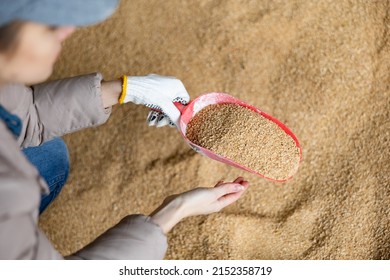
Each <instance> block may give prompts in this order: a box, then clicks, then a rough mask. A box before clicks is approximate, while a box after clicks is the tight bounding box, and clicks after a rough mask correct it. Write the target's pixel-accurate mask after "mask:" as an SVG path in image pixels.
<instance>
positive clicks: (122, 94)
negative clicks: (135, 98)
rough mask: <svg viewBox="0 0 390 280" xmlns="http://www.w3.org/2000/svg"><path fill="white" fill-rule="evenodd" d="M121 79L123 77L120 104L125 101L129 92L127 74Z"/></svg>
mask: <svg viewBox="0 0 390 280" xmlns="http://www.w3.org/2000/svg"><path fill="white" fill-rule="evenodd" d="M121 79H122V93H121V95H120V97H119V104H123V103H125V97H126V92H127V76H126V75H123V76H122V77H121Z"/></svg>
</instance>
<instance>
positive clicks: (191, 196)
mask: <svg viewBox="0 0 390 280" xmlns="http://www.w3.org/2000/svg"><path fill="white" fill-rule="evenodd" d="M116 5H117V1H114V0H103V1H78V0H67V1H59V0H51V1H45V0H35V1H33V0H14V1H11V2H7V3H6V4H4V2H2V3H1V4H0V139H1V141H0V258H1V259H62V258H63V256H61V255H60V254H59V253H58V252H57V251H56V250H55V249H54V247H53V246H52V244H50V242H49V240H48V239H47V238H46V237H45V235H44V234H43V233H42V232H41V231H40V230H39V228H38V226H37V221H38V217H39V213H41V212H42V211H44V210H45V208H46V207H47V205H48V204H49V203H51V201H52V200H53V199H54V198H55V196H56V195H57V194H58V193H59V191H60V190H61V188H62V186H63V185H64V184H65V181H66V178H67V176H68V172H69V159H68V152H67V148H66V145H65V143H64V142H63V141H62V140H61V139H60V138H58V137H60V136H62V135H64V134H66V133H71V132H74V131H76V130H80V129H83V128H87V127H92V126H97V125H100V124H102V123H104V122H105V121H106V120H107V119H108V117H109V115H110V112H111V106H112V105H115V104H116V103H118V101H119V103H126V102H133V103H136V104H143V105H145V106H148V107H151V108H154V109H158V110H159V111H161V112H163V113H156V112H155V111H151V113H149V115H148V118H147V120H148V123H149V125H156V126H162V125H166V124H171V125H172V126H177V124H178V120H179V117H180V112H179V111H178V110H177V109H176V107H175V106H174V105H173V102H174V101H180V102H183V103H185V102H188V101H189V96H188V93H187V91H186V90H185V88H184V86H183V84H182V83H181V81H179V80H178V79H176V78H173V77H163V76H158V75H148V76H142V77H129V76H124V77H123V78H122V79H120V80H114V81H103V77H102V75H101V74H99V73H95V74H90V75H84V76H79V77H73V78H68V79H63V80H59V81H52V82H48V83H41V84H38V85H33V86H30V87H27V86H24V85H23V84H29V85H31V84H36V83H40V82H42V81H44V80H45V79H47V78H48V77H49V76H50V74H51V73H52V69H53V65H54V62H55V60H56V59H57V57H58V54H59V53H60V50H61V42H62V41H64V40H65V39H66V38H67V37H68V36H69V35H70V34H72V33H73V32H74V30H75V26H82V25H88V24H93V23H97V22H99V21H101V20H103V19H105V18H106V17H107V16H109V15H110V14H111V13H112V12H113V11H114V9H115V8H116ZM247 186H248V182H247V181H245V180H244V179H243V178H241V177H239V178H237V179H236V180H234V181H233V182H229V183H223V182H219V183H218V184H217V185H216V186H215V187H214V188H197V189H193V190H191V191H188V192H185V193H182V194H179V195H174V196H171V197H168V198H167V199H165V200H164V202H163V203H162V204H161V205H160V206H159V207H158V208H157V209H156V210H155V211H153V213H151V214H150V215H148V216H146V215H129V216H127V217H125V218H123V219H122V220H121V221H120V222H119V223H118V224H117V225H115V226H114V227H112V228H111V229H109V230H107V231H106V232H105V233H104V234H102V235H101V236H100V237H98V238H97V239H96V240H95V241H93V242H92V243H91V244H89V245H87V246H86V247H85V248H82V249H81V250H80V251H78V252H76V253H75V254H73V255H71V256H67V257H66V258H70V259H162V258H163V257H164V255H165V252H166V247H167V245H166V243H167V239H166V234H167V233H168V232H169V230H170V229H171V228H172V227H173V226H174V225H175V224H177V223H178V222H179V221H180V220H181V219H183V218H185V217H189V216H193V215H201V214H209V213H213V212H217V211H219V210H221V209H222V208H224V207H225V206H227V205H229V204H231V203H233V202H234V201H236V200H237V199H238V198H239V197H240V196H241V195H242V194H243V192H244V191H245V189H246V188H247Z"/></svg>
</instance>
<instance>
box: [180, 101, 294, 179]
mask: <svg viewBox="0 0 390 280" xmlns="http://www.w3.org/2000/svg"><path fill="white" fill-rule="evenodd" d="M186 136H187V138H188V139H189V140H190V141H191V142H193V143H195V144H197V145H199V146H201V147H204V148H206V149H209V150H211V151H213V152H215V153H216V154H218V155H221V156H224V157H226V158H228V159H231V160H233V161H235V162H237V163H239V164H240V165H243V166H245V167H247V168H250V169H252V170H254V171H256V172H258V173H260V174H262V175H264V176H265V177H268V178H271V179H275V180H285V179H288V178H289V177H291V176H292V175H294V174H295V172H296V171H297V169H298V165H299V161H300V155H299V149H298V148H297V146H296V144H295V142H294V140H293V139H292V138H291V136H289V135H288V134H286V133H285V132H284V130H283V129H281V128H280V127H279V126H278V125H277V124H275V123H274V122H272V121H270V120H269V119H267V118H265V117H263V116H262V115H260V114H258V113H256V112H254V111H252V110H250V109H248V108H245V107H242V106H240V105H236V104H215V105H209V106H207V107H205V108H203V109H202V110H200V111H199V112H198V113H197V114H196V115H195V116H194V117H193V118H192V119H191V121H190V122H189V123H188V126H187V131H186Z"/></svg>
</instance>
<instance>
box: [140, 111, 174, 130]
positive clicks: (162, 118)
mask: <svg viewBox="0 0 390 280" xmlns="http://www.w3.org/2000/svg"><path fill="white" fill-rule="evenodd" d="M146 122H147V124H148V125H149V126H156V127H162V126H166V125H169V126H170V127H175V124H174V123H173V122H172V121H171V120H170V119H169V117H168V116H167V115H165V114H164V113H160V112H157V111H153V110H150V112H149V114H148V116H147V118H146Z"/></svg>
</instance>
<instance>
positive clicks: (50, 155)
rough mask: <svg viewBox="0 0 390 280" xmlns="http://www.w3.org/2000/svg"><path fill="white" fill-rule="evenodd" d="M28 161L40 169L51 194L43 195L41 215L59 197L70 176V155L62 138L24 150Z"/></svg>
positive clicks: (40, 207)
mask: <svg viewBox="0 0 390 280" xmlns="http://www.w3.org/2000/svg"><path fill="white" fill-rule="evenodd" d="M22 152H23V153H24V154H25V155H26V157H27V159H28V160H29V161H30V162H31V163H32V164H33V165H34V166H35V167H36V168H37V169H38V171H39V174H40V175H41V176H42V177H43V178H44V179H45V181H46V183H47V184H48V186H49V189H50V193H49V194H46V195H42V197H41V205H40V206H39V213H40V214H41V213H42V212H43V211H44V210H45V209H46V207H47V206H49V204H50V203H51V202H53V200H54V199H55V198H56V197H57V195H58V194H59V193H60V191H61V189H62V187H63V186H64V185H65V182H66V180H67V179H68V175H69V169H70V167H69V166H70V165H69V153H68V148H67V147H66V144H65V142H64V141H63V140H62V139H61V138H54V139H53V140H50V141H47V142H45V143H43V144H42V145H41V146H37V147H29V148H25V149H22Z"/></svg>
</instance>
